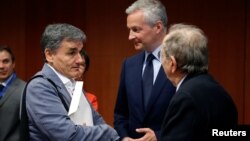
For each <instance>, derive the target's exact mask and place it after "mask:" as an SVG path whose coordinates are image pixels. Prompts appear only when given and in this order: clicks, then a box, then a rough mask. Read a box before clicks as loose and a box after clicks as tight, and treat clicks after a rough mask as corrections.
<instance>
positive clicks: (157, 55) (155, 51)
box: [145, 45, 162, 61]
mask: <svg viewBox="0 0 250 141" xmlns="http://www.w3.org/2000/svg"><path fill="white" fill-rule="evenodd" d="M161 48H162V45H160V46H159V47H157V48H156V49H155V50H154V51H153V52H152V54H153V55H154V56H155V58H156V60H158V61H160V60H161V55H160V51H161ZM149 54H150V52H146V51H145V60H146V59H147V57H148V55H149Z"/></svg>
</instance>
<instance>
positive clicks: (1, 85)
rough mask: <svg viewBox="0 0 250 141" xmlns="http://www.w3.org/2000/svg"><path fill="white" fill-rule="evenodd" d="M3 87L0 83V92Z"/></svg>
mask: <svg viewBox="0 0 250 141" xmlns="http://www.w3.org/2000/svg"><path fill="white" fill-rule="evenodd" d="M3 88H4V85H3V84H0V92H1V91H2V90H3Z"/></svg>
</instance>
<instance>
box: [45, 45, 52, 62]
mask: <svg viewBox="0 0 250 141" xmlns="http://www.w3.org/2000/svg"><path fill="white" fill-rule="evenodd" d="M44 54H45V58H46V60H47V61H48V62H53V52H52V51H51V50H50V49H48V48H46V49H45V51H44Z"/></svg>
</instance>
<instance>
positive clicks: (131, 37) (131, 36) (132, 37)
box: [128, 30, 135, 40]
mask: <svg viewBox="0 0 250 141" xmlns="http://www.w3.org/2000/svg"><path fill="white" fill-rule="evenodd" d="M134 38H135V35H134V32H133V31H132V30H130V31H129V36H128V40H133V39H134Z"/></svg>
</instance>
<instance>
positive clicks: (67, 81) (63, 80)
mask: <svg viewBox="0 0 250 141" xmlns="http://www.w3.org/2000/svg"><path fill="white" fill-rule="evenodd" d="M48 66H49V67H50V68H51V69H52V70H53V71H54V72H55V73H56V75H57V76H58V77H59V79H60V80H61V81H62V82H63V84H64V85H69V84H70V85H72V86H73V85H74V83H75V80H73V79H69V78H67V77H66V76H64V75H62V74H61V73H59V72H58V71H56V70H55V69H54V68H53V67H52V66H51V65H49V64H48Z"/></svg>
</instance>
